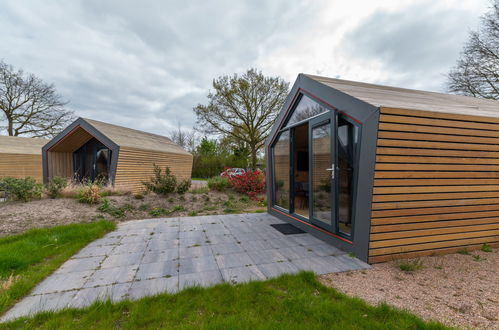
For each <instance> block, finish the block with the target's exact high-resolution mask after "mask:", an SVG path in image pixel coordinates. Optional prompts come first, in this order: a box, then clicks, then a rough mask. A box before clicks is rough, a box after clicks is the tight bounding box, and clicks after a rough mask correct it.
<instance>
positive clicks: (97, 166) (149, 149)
mask: <svg viewBox="0 0 499 330" xmlns="http://www.w3.org/2000/svg"><path fill="white" fill-rule="evenodd" d="M42 156H43V180H44V182H48V181H49V180H50V178H52V177H53V176H62V177H67V178H72V179H76V180H80V181H95V180H100V181H107V182H109V183H111V184H113V185H114V186H115V188H117V189H122V190H127V191H133V192H138V191H141V190H143V189H144V186H143V184H142V182H143V181H148V180H149V178H150V177H151V176H152V175H153V169H154V164H156V165H159V166H160V167H161V168H162V169H164V168H165V166H168V167H169V168H170V170H171V171H172V173H173V174H174V175H175V176H177V178H178V179H179V180H183V179H190V177H191V171H192V155H191V154H190V153H188V152H187V151H185V150H184V149H183V148H181V147H180V146H178V145H177V144H175V143H173V142H172V141H171V140H170V139H168V138H167V137H164V136H161V135H156V134H150V133H146V132H142V131H138V130H134V129H130V128H125V127H121V126H116V125H111V124H107V123H103V122H100V121H96V120H90V119H84V118H79V119H77V120H76V121H75V122H73V123H72V124H71V125H69V126H68V127H67V128H66V129H65V130H64V131H62V132H61V133H60V134H59V135H57V136H56V137H55V138H54V139H52V140H51V141H50V142H49V143H47V144H46V145H45V146H44V147H43V150H42Z"/></svg>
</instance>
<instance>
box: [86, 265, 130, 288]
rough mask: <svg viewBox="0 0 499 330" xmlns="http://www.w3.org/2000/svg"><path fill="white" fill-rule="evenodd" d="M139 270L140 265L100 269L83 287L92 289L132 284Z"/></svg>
mask: <svg viewBox="0 0 499 330" xmlns="http://www.w3.org/2000/svg"><path fill="white" fill-rule="evenodd" d="M138 268H139V265H133V266H124V267H114V268H104V269H99V270H97V271H95V273H93V274H92V275H91V276H89V278H88V280H87V281H86V282H85V284H84V285H83V287H84V288H91V287H95V286H100V285H111V284H117V283H125V282H130V281H131V280H133V278H134V276H135V273H136V272H137V269H138Z"/></svg>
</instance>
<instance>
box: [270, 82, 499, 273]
mask: <svg viewBox="0 0 499 330" xmlns="http://www.w3.org/2000/svg"><path fill="white" fill-rule="evenodd" d="M266 150H267V156H268V157H267V159H268V165H267V168H268V173H267V183H268V187H269V189H268V200H269V204H268V205H269V206H268V209H269V212H270V213H272V214H274V215H276V216H278V217H279V218H281V219H284V220H286V221H289V222H290V223H292V224H294V225H296V226H298V227H300V228H302V229H304V230H307V231H309V232H311V233H313V234H314V235H316V236H318V237H320V238H322V239H324V240H327V241H329V242H331V243H332V244H334V245H337V246H339V247H341V248H343V249H345V250H347V251H351V252H353V253H354V254H355V255H356V256H357V257H359V258H360V259H362V260H364V261H368V262H370V263H376V262H382V261H387V260H392V259H397V258H408V257H417V256H424V255H432V254H437V253H450V252H456V251H458V250H460V249H463V248H467V249H478V248H480V247H481V246H482V245H483V244H484V243H487V244H490V245H492V246H496V247H497V246H499V101H494V100H484V99H477V98H473V97H466V96H456V95H447V94H440V93H433V92H424V91H417V90H409V89H402V88H394V87H387V86H379V85H372V84H366V83H359V82H353V81H345V80H339V79H331V78H325V77H318V76H311V75H303V74H300V75H299V76H298V79H297V80H296V82H295V84H294V86H293V89H292V90H291V93H290V94H289V96H288V99H287V101H286V104H285V106H284V108H283V110H282V112H281V114H280V115H279V117H278V119H277V121H276V124H275V126H274V128H273V130H272V132H271V134H270V136H269V138H268V140H267V144H266Z"/></svg>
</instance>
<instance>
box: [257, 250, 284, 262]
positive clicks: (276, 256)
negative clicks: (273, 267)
mask: <svg viewBox="0 0 499 330" xmlns="http://www.w3.org/2000/svg"><path fill="white" fill-rule="evenodd" d="M248 254H249V256H250V257H251V259H252V260H253V263H254V264H255V265H259V264H267V263H271V262H284V261H288V259H287V258H286V257H285V256H283V255H282V254H280V253H279V250H277V249H273V250H263V251H250V252H248Z"/></svg>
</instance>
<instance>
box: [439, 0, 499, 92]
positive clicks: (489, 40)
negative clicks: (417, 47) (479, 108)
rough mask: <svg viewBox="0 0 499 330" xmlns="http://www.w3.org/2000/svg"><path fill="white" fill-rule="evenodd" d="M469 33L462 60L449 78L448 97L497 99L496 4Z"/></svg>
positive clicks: (498, 22) (498, 47) (498, 34)
mask: <svg viewBox="0 0 499 330" xmlns="http://www.w3.org/2000/svg"><path fill="white" fill-rule="evenodd" d="M481 24H482V26H481V28H480V29H479V30H478V31H472V32H471V33H470V36H469V40H468V42H467V43H466V44H465V46H464V49H463V51H462V53H461V57H460V58H459V60H458V61H457V64H456V66H455V67H454V68H452V70H451V71H450V73H449V75H448V89H449V91H450V92H451V93H456V94H461V95H467V96H475V97H481V98H486V99H495V100H498V99H499V1H498V0H495V1H494V2H493V5H492V9H491V11H490V12H488V13H487V14H486V15H484V16H483V17H482V19H481Z"/></svg>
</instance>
